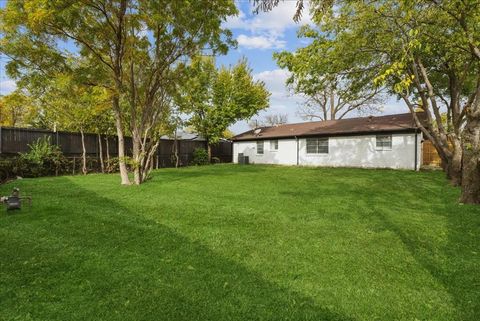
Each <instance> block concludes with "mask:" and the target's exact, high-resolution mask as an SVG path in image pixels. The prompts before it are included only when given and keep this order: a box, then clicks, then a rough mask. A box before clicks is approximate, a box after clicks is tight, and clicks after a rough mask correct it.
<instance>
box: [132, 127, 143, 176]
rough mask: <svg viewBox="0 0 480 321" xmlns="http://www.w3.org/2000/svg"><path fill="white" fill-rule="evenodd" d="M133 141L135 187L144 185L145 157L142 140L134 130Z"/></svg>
mask: <svg viewBox="0 0 480 321" xmlns="http://www.w3.org/2000/svg"><path fill="white" fill-rule="evenodd" d="M132 140H133V163H134V164H133V182H134V184H135V185H140V184H141V183H142V173H141V172H142V168H143V156H142V149H141V138H140V137H139V133H138V132H137V131H136V130H134V131H133V132H132Z"/></svg>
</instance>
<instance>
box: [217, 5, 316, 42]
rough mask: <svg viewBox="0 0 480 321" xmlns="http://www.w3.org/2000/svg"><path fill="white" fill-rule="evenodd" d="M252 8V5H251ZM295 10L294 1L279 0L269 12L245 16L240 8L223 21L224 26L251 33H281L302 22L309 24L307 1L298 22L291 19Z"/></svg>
mask: <svg viewBox="0 0 480 321" xmlns="http://www.w3.org/2000/svg"><path fill="white" fill-rule="evenodd" d="M252 10H253V7H252ZM295 11H296V2H295V1H285V2H283V1H282V2H280V3H279V4H278V6H276V7H275V8H273V9H272V10H271V11H269V12H259V13H258V14H257V15H255V14H254V15H253V16H251V17H247V15H246V14H245V13H244V12H243V11H241V10H240V12H239V14H238V16H233V17H229V19H227V21H226V23H225V25H224V26H225V27H226V28H230V29H244V30H248V31H251V32H253V33H261V32H268V33H271V34H282V33H283V32H284V31H285V30H286V29H288V28H295V27H298V26H300V25H304V24H311V23H312V20H311V17H310V15H309V7H308V2H307V6H306V7H305V8H304V9H303V16H302V19H301V21H299V22H298V23H296V22H294V21H293V16H294V15H295Z"/></svg>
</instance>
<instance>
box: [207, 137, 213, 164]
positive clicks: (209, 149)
mask: <svg viewBox="0 0 480 321" xmlns="http://www.w3.org/2000/svg"><path fill="white" fill-rule="evenodd" d="M207 152H208V162H209V163H211V162H212V145H211V144H210V142H209V141H207Z"/></svg>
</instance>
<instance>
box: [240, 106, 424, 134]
mask: <svg viewBox="0 0 480 321" xmlns="http://www.w3.org/2000/svg"><path fill="white" fill-rule="evenodd" d="M420 116H421V119H423V115H420ZM416 129H417V126H416V125H415V121H414V119H413V116H412V114H411V113H406V114H396V115H385V116H369V117H357V118H347V119H339V120H327V121H314V122H305V123H296V124H285V125H278V126H269V127H259V128H256V129H252V130H249V131H246V132H244V133H242V134H239V135H236V136H234V137H233V138H232V140H233V141H240V140H259V139H267V138H289V137H302V136H320V135H332V136H334V135H349V134H351V135H354V134H367V133H379V132H403V131H414V130H416Z"/></svg>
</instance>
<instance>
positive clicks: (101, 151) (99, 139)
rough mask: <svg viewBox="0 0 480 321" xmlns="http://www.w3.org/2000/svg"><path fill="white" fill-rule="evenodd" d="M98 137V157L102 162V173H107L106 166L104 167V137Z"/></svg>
mask: <svg viewBox="0 0 480 321" xmlns="http://www.w3.org/2000/svg"><path fill="white" fill-rule="evenodd" d="M97 135H98V155H99V160H100V169H101V171H102V173H105V166H104V165H103V146H102V135H100V134H97Z"/></svg>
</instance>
